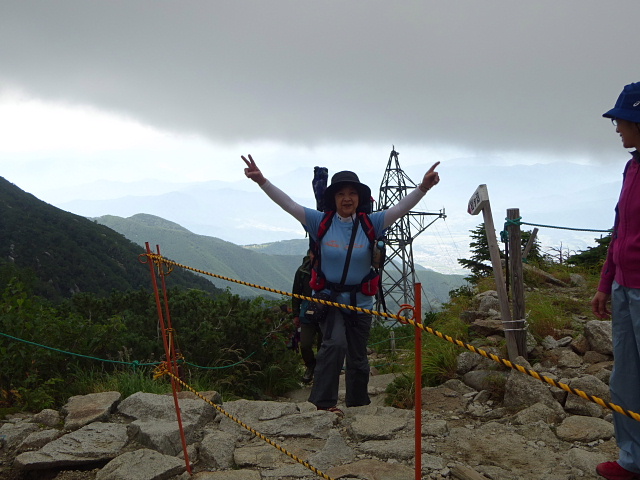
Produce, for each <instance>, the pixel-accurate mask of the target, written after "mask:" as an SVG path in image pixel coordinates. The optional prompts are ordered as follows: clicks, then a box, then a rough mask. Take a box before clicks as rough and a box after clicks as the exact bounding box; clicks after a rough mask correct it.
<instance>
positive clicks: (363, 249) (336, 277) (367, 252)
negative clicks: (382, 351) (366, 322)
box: [304, 208, 386, 309]
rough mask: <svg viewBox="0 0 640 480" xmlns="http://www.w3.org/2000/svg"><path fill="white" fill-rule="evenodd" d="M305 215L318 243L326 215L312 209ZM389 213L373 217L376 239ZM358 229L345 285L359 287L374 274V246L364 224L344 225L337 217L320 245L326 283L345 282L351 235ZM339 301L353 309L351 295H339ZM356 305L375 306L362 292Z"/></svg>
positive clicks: (371, 298) (350, 222)
mask: <svg viewBox="0 0 640 480" xmlns="http://www.w3.org/2000/svg"><path fill="white" fill-rule="evenodd" d="M304 212H305V220H306V225H305V227H306V229H307V231H308V232H309V235H310V236H311V238H313V239H314V240H315V241H317V240H318V228H319V227H320V222H322V219H323V218H324V213H323V212H320V211H318V210H312V209H310V208H305V209H304ZM385 213H386V212H385V211H384V210H383V211H381V212H375V213H372V214H370V215H369V219H370V220H371V223H372V224H373V228H374V230H375V232H376V236H378V235H380V234H381V233H382V227H383V226H384V216H385ZM354 226H356V227H357V228H358V230H357V232H356V238H355V240H354V242H353V251H352V253H351V260H350V261H349V269H348V271H347V279H346V280H345V282H344V283H345V285H358V284H360V283H362V279H363V278H364V277H365V276H366V275H367V274H368V273H369V272H370V271H371V242H370V240H369V237H367V234H366V233H365V232H364V230H363V229H362V225H361V224H360V220H359V219H356V221H355V222H352V221H349V222H342V221H340V220H339V219H338V218H337V217H336V216H334V217H333V220H332V221H331V225H330V226H329V230H327V233H326V234H325V235H324V237H322V241H321V244H320V255H321V257H322V273H324V275H325V277H326V279H327V280H328V281H330V282H332V283H340V280H341V278H342V272H343V270H344V262H345V260H346V258H347V251H348V250H349V240H351V233H352V230H353V228H354ZM327 292H328V290H327ZM335 301H336V302H338V303H344V304H347V305H349V304H350V303H351V301H350V293H349V292H342V293H339V294H338V296H337V297H336V299H335ZM356 302H357V306H358V307H361V308H367V309H371V307H372V306H373V297H370V296H368V295H364V294H363V293H360V292H358V293H357V294H356Z"/></svg>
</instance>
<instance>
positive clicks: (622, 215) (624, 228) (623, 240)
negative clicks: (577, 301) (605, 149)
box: [598, 151, 640, 294]
mask: <svg viewBox="0 0 640 480" xmlns="http://www.w3.org/2000/svg"><path fill="white" fill-rule="evenodd" d="M614 280H615V281H616V282H617V283H618V284H619V285H622V286H624V287H627V288H640V155H639V154H638V152H637V151H635V152H633V158H631V160H629V161H628V162H627V165H626V167H625V171H624V175H623V181H622V191H621V192H620V198H619V200H618V205H617V206H616V220H615V223H614V226H613V236H612V238H611V243H610V245H609V250H608V251H607V259H606V261H605V263H604V265H603V266H602V272H601V274H600V284H599V285H598V290H599V291H601V292H603V293H607V294H611V285H612V283H613V281H614Z"/></svg>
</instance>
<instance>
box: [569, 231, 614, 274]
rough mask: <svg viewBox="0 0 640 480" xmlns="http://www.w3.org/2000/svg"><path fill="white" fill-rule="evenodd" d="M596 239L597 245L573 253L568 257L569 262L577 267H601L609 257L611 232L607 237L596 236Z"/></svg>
mask: <svg viewBox="0 0 640 480" xmlns="http://www.w3.org/2000/svg"><path fill="white" fill-rule="evenodd" d="M594 240H595V242H596V243H597V245H596V246H595V247H588V248H587V249H586V250H582V251H580V252H578V253H576V254H575V255H571V256H570V257H569V258H567V263H568V264H569V265H575V266H577V267H578V266H580V267H599V266H600V265H602V263H603V262H604V260H605V259H606V258H607V249H608V248H609V244H610V243H611V234H609V235H607V236H606V237H600V238H594Z"/></svg>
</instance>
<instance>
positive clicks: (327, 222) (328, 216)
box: [317, 211, 336, 242]
mask: <svg viewBox="0 0 640 480" xmlns="http://www.w3.org/2000/svg"><path fill="white" fill-rule="evenodd" d="M335 213H336V212H334V211H327V212H324V217H323V218H322V220H321V221H320V226H319V227H318V234H317V237H318V240H317V241H318V242H320V240H321V239H322V237H324V236H325V234H326V233H327V230H329V227H330V226H331V222H332V221H333V215H334V214H335Z"/></svg>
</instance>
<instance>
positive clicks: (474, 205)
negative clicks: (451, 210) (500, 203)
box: [467, 184, 489, 215]
mask: <svg viewBox="0 0 640 480" xmlns="http://www.w3.org/2000/svg"><path fill="white" fill-rule="evenodd" d="M488 203H489V192H488V191H487V186H486V185H485V184H482V185H480V186H478V189H477V190H476V191H475V192H473V195H471V199H470V200H469V206H468V207H467V212H468V213H469V214H471V215H477V214H479V213H480V212H481V211H482V209H483V208H484V207H485V206H486V205H487V204H488Z"/></svg>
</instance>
